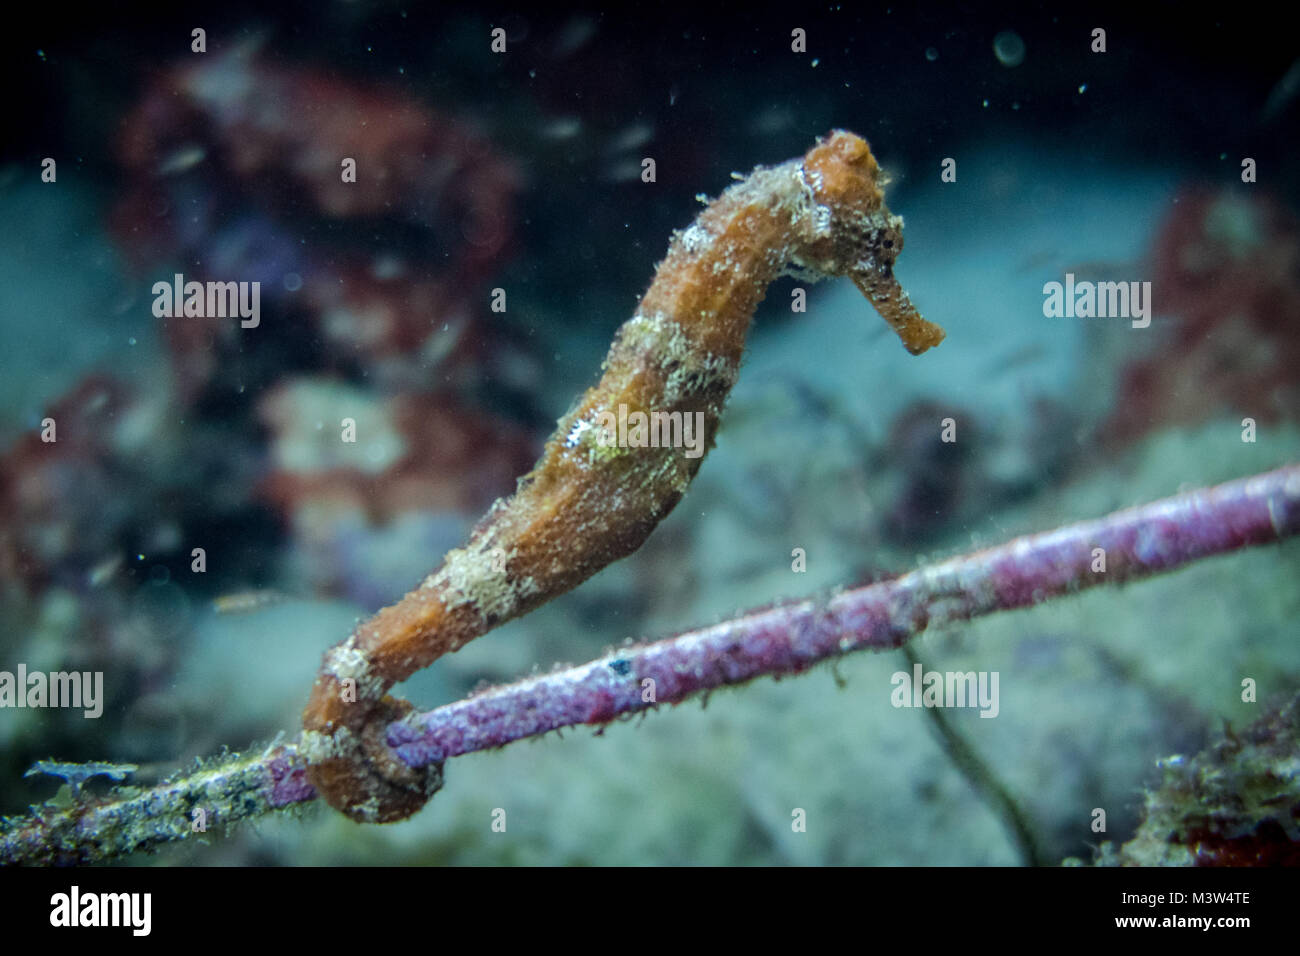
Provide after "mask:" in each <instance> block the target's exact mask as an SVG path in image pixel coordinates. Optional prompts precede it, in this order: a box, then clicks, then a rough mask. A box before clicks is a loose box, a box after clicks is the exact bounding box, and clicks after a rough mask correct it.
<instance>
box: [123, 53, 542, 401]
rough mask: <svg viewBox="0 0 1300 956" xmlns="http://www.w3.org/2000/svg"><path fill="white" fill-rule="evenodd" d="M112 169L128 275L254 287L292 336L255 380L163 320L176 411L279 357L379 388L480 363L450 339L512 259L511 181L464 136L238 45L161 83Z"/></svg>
mask: <svg viewBox="0 0 1300 956" xmlns="http://www.w3.org/2000/svg"><path fill="white" fill-rule="evenodd" d="M118 154H119V157H120V160H121V163H122V165H123V167H124V168H125V170H126V189H125V193H124V195H123V196H122V198H121V199H120V200H119V202H118V204H117V206H116V209H115V210H114V213H113V221H114V224H115V225H114V231H115V233H116V234H117V236H118V239H119V242H120V244H121V245H122V247H123V249H124V250H125V251H126V253H127V254H128V258H129V259H130V260H131V261H132V262H134V263H135V265H136V266H137V267H138V268H141V269H150V270H152V269H156V268H157V266H158V265H159V264H165V263H170V262H177V263H183V265H184V270H185V274H186V276H187V278H189V279H197V280H199V281H206V280H208V279H225V278H228V277H229V276H231V275H239V276H240V277H241V278H243V279H247V280H255V281H259V282H261V284H262V289H263V293H264V296H265V297H266V300H269V301H266V302H264V307H265V305H266V304H272V305H274V306H275V308H277V309H278V310H280V311H281V312H282V313H283V316H284V318H285V319H287V320H289V321H287V322H283V323H272V324H271V327H270V328H268V329H266V330H264V334H263V336H262V342H261V348H260V349H259V350H258V354H257V356H256V361H257V362H259V363H261V364H259V365H251V364H249V362H250V361H251V359H249V358H245V357H244V356H243V354H242V350H241V349H240V348H239V347H238V345H239V341H238V339H239V337H238V329H237V328H232V324H231V323H229V322H226V321H221V320H210V319H208V320H205V319H200V318H196V317H192V316H191V317H185V318H181V319H167V320H165V321H164V329H165V332H166V336H167V340H168V342H169V344H170V347H171V351H172V353H173V365H174V370H175V374H176V379H177V384H178V388H179V391H180V393H181V397H182V398H183V399H184V400H186V401H194V400H197V399H198V398H199V397H200V396H202V395H203V394H204V392H205V391H206V390H208V389H211V388H214V387H220V388H225V389H232V388H238V386H239V385H241V384H242V385H245V386H250V385H255V384H260V382H258V381H257V379H258V376H259V375H260V374H263V367H264V366H266V365H267V363H268V355H269V352H270V351H271V350H270V345H271V342H273V341H274V342H275V343H276V346H277V350H278V351H280V352H282V353H283V355H282V356H281V361H280V363H279V365H280V366H283V365H285V364H287V365H289V366H290V367H303V366H304V365H305V366H307V367H312V368H318V367H328V368H342V369H344V370H347V371H350V372H357V373H360V374H364V375H367V376H369V377H370V378H371V379H372V380H373V381H375V382H377V383H380V384H381V385H383V386H384V387H387V388H390V389H398V388H410V387H427V384H428V374H429V368H428V363H430V362H431V361H433V362H437V363H440V364H442V365H443V366H444V367H450V366H452V365H454V364H456V363H457V362H460V363H465V362H471V363H472V362H474V361H475V360H476V358H475V356H473V354H472V351H471V348H472V342H471V339H472V337H471V336H465V335H463V334H462V331H463V329H464V328H465V326H467V325H469V324H471V323H470V320H471V318H472V317H473V315H474V312H475V307H474V306H473V305H472V303H476V302H480V301H482V289H481V288H480V287H481V285H482V283H483V281H484V279H485V278H486V277H487V276H488V275H490V274H491V273H492V272H493V271H494V270H495V269H497V268H498V267H499V266H500V264H501V262H502V260H503V258H504V256H505V254H506V252H507V248H508V244H509V241H510V236H511V233H512V231H513V227H514V211H513V206H514V195H515V192H516V190H517V188H518V183H519V177H518V174H517V173H516V172H515V170H514V168H513V166H512V165H511V164H510V163H509V162H508V161H506V160H505V159H503V158H502V157H500V156H499V155H497V153H496V152H495V151H494V150H493V148H492V147H491V145H490V144H489V142H488V141H487V140H486V139H485V138H484V137H483V136H481V135H480V134H479V133H477V132H476V131H475V130H474V129H473V128H471V127H470V126H468V125H467V124H466V123H464V122H461V121H458V120H455V119H452V118H451V117H448V116H445V115H442V114H440V113H438V112H436V111H434V110H432V109H430V108H429V107H427V106H426V105H424V104H422V103H420V102H419V101H418V100H416V99H413V98H411V97H410V96H409V95H407V94H405V93H403V92H400V91H395V90H391V89H388V88H386V87H383V86H380V85H375V84H365V83H361V82H357V81H349V80H341V79H338V78H336V77H332V76H330V75H328V74H326V73H323V72H320V71H318V70H314V69H312V68H310V67H305V66H297V65H294V66H288V65H278V64H273V63H271V62H268V61H267V60H266V59H264V58H263V57H262V56H261V55H260V54H259V53H258V52H257V51H256V50H255V49H249V48H246V47H241V48H236V49H234V50H231V51H230V52H227V53H224V54H220V55H215V54H214V55H213V56H211V57H204V58H201V62H199V63H198V64H195V65H192V64H190V63H186V64H185V65H180V66H175V67H172V68H170V69H167V70H164V71H162V73H161V74H160V75H159V76H158V77H156V78H155V79H154V80H153V82H152V83H151V84H150V85H149V87H148V88H147V89H146V91H145V94H144V95H143V97H142V98H141V101H140V102H139V103H138V104H137V105H136V107H135V108H134V109H133V110H132V111H131V113H130V114H129V115H128V116H127V117H126V118H125V119H124V120H123V122H122V125H121V129H120V132H119V137H118ZM345 158H346V159H350V160H355V163H356V175H355V181H352V182H345V181H343V176H342V170H341V168H340V162H341V160H343V159H345ZM286 196H292V197H295V201H294V202H292V203H289V202H286V201H285V197H286ZM399 210H400V212H399ZM376 232H383V233H384V234H386V235H397V236H403V237H405V239H406V242H405V243H404V246H405V247H406V248H409V249H412V250H415V256H416V257H418V258H419V259H420V260H422V261H420V262H419V263H418V268H417V267H416V263H413V262H408V260H407V259H406V258H405V257H403V256H401V255H398V254H396V253H392V252H388V251H386V250H384V249H383V248H380V249H378V250H376V249H375V246H374V242H373V235H374V234H375V233H376ZM360 250H365V251H360ZM435 263H436V266H434V265H432V264H435ZM154 278H157V276H154ZM168 278H170V277H168ZM304 324H305V325H307V327H309V328H310V329H311V330H312V332H313V333H314V335H308V334H304V333H303V331H302V326H303V325H304ZM277 327H279V328H280V331H278V332H277ZM444 328H445V331H444ZM289 330H292V331H289ZM277 336H278V338H277ZM311 340H315V343H316V344H314V345H313V346H312V347H311V348H308V349H304V342H306V341H311Z"/></svg>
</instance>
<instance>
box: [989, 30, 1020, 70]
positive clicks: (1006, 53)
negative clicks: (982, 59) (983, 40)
mask: <svg viewBox="0 0 1300 956" xmlns="http://www.w3.org/2000/svg"><path fill="white" fill-rule="evenodd" d="M993 55H994V56H996V57H997V58H998V62H999V63H1001V64H1002V65H1003V66H1019V65H1020V64H1021V63H1024V62H1025V41H1024V40H1022V39H1020V34H1019V33H1017V32H1016V31H1015V30H1003V31H1002V32H1001V33H999V34H998V35H997V36H995V37H994V38H993Z"/></svg>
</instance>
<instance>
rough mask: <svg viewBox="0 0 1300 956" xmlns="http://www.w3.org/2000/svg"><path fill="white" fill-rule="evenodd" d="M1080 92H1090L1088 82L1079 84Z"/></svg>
mask: <svg viewBox="0 0 1300 956" xmlns="http://www.w3.org/2000/svg"><path fill="white" fill-rule="evenodd" d="M1079 92H1080V93H1087V92H1088V84H1087V83H1080V84H1079Z"/></svg>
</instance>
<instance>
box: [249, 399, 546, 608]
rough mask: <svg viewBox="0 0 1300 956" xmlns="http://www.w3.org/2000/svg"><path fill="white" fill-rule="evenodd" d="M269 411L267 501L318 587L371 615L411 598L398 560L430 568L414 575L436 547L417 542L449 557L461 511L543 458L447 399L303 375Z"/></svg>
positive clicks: (496, 423)
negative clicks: (372, 390)
mask: <svg viewBox="0 0 1300 956" xmlns="http://www.w3.org/2000/svg"><path fill="white" fill-rule="evenodd" d="M258 409H259V417H260V418H261V420H262V421H263V422H264V423H265V424H266V425H267V426H268V427H269V428H270V430H271V442H270V457H271V463H272V464H271V468H270V469H269V470H268V472H267V473H266V474H265V475H264V476H263V477H262V479H261V480H260V481H259V483H258V487H257V488H256V490H255V494H256V496H257V498H258V499H259V500H262V501H265V502H267V503H268V504H270V505H271V506H272V507H273V508H274V509H275V510H276V512H277V513H279V514H281V515H283V516H284V517H285V519H286V521H287V523H288V524H289V525H290V527H291V529H292V533H293V537H294V541H295V545H296V551H295V556H296V558H297V560H298V562H299V563H300V564H301V565H302V566H303V572H304V576H305V577H306V578H307V582H306V584H307V585H308V587H309V588H310V590H312V591H315V592H316V593H342V594H346V595H348V596H349V597H351V598H353V599H355V600H358V601H360V602H361V603H363V604H364V605H366V606H367V607H370V608H376V607H380V606H382V605H384V604H386V603H389V602H391V601H392V600H394V599H396V598H398V597H400V596H401V591H400V590H398V591H396V592H394V584H393V582H392V579H391V575H392V574H393V573H397V572H398V571H399V569H400V567H401V565H398V566H397V567H394V565H395V564H397V562H405V561H409V560H412V559H415V560H419V561H420V562H422V564H421V565H420V566H417V567H413V568H407V569H406V570H407V575H408V577H414V576H416V575H418V574H419V573H420V572H421V571H423V570H424V569H425V567H426V566H427V557H425V555H427V553H428V550H429V548H428V547H424V548H419V547H417V546H416V543H417V542H424V543H427V545H431V546H436V545H437V544H438V543H439V542H441V543H442V547H441V548H440V549H439V550H441V551H446V550H447V549H448V548H450V547H451V546H452V545H453V544H455V543H456V541H458V540H460V539H461V538H462V537H463V535H464V531H465V529H466V528H467V527H468V521H462V520H459V519H458V517H457V516H459V515H462V514H465V515H468V514H475V513H478V512H480V511H482V509H483V508H484V507H486V506H487V505H488V504H490V503H491V501H492V498H493V497H494V495H495V494H496V493H497V492H499V491H500V490H503V489H505V488H508V487H510V484H511V481H512V479H513V478H514V477H515V476H516V475H518V474H519V473H520V472H521V471H523V470H525V469H526V468H527V467H528V465H529V464H530V463H531V462H532V461H533V458H534V456H535V455H536V444H535V442H534V441H533V440H532V438H531V437H529V436H528V435H527V434H526V433H524V432H523V430H522V429H520V428H517V427H515V426H511V425H508V424H506V423H504V422H501V421H500V420H499V419H498V418H496V417H495V416H492V415H489V414H486V413H482V412H475V411H473V410H471V409H467V408H464V407H462V406H461V405H460V404H459V403H458V402H456V401H454V400H451V399H450V398H449V396H447V395H446V394H435V393H427V392H420V393H407V394H402V395H398V396H394V397H392V398H381V397H378V396H373V395H370V394H368V393H366V392H363V391H361V390H360V389H356V388H351V387H348V386H346V385H344V384H343V383H341V382H338V381H334V380H329V379H323V378H316V377H313V378H296V379H288V380H285V381H283V382H281V383H280V384H279V385H277V386H276V387H275V388H274V389H272V390H271V391H270V392H269V393H268V394H267V395H266V396H265V397H264V398H263V399H262V400H261V401H260V402H259V403H258ZM345 418H350V419H352V420H353V421H354V422H355V423H356V429H357V431H358V434H359V435H361V436H362V437H361V438H360V439H359V440H358V441H357V442H351V443H349V442H340V441H339V423H340V422H341V421H342V420H343V419H345ZM453 528H454V529H455V534H454V536H452V535H450V534H449V531H450V529H453ZM444 529H446V530H444ZM449 538H451V540H448V539H449ZM412 539H414V540H413V542H412V543H411V544H410V545H408V546H402V544H401V543H402V542H406V541H411V540H412ZM385 546H387V547H385ZM384 550H387V551H388V552H390V556H389V560H388V562H386V564H385V566H384V567H380V568H372V567H370V564H371V562H372V560H373V559H370V558H367V555H369V554H371V553H372V552H376V551H384ZM392 552H396V553H395V554H393V553H392ZM408 555H413V558H412V557H407V556H408ZM386 575H387V576H386Z"/></svg>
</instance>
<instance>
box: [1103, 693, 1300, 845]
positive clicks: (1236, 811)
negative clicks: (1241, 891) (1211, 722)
mask: <svg viewBox="0 0 1300 956" xmlns="http://www.w3.org/2000/svg"><path fill="white" fill-rule="evenodd" d="M1161 767H1162V768H1163V769H1164V782H1163V783H1162V784H1161V785H1160V786H1159V787H1158V788H1156V789H1155V790H1153V791H1150V792H1148V793H1147V796H1146V819H1145V820H1143V822H1142V826H1141V827H1140V828H1139V829H1138V832H1137V835H1136V836H1134V837H1133V839H1132V840H1129V841H1128V842H1127V843H1125V844H1124V846H1123V847H1122V848H1121V849H1120V850H1119V851H1118V852H1116V851H1115V850H1114V848H1113V847H1112V846H1111V845H1109V844H1108V845H1106V846H1105V847H1104V848H1103V852H1102V855H1101V862H1103V863H1111V864H1120V865H1126V866H1300V696H1296V697H1293V698H1292V699H1291V700H1290V701H1289V702H1288V703H1286V704H1285V705H1284V706H1280V707H1275V708H1272V709H1270V710H1269V711H1268V712H1267V713H1265V714H1264V716H1262V717H1260V718H1259V719H1258V720H1257V721H1255V722H1254V723H1253V724H1251V725H1250V726H1249V727H1247V728H1246V729H1245V730H1243V731H1241V732H1236V733H1234V732H1233V731H1232V730H1231V728H1228V729H1226V731H1225V733H1224V735H1223V737H1222V738H1221V739H1220V740H1219V741H1218V742H1217V743H1215V744H1214V745H1213V746H1211V747H1209V748H1208V749H1206V750H1205V751H1203V752H1201V753H1199V754H1197V755H1196V756H1194V757H1192V758H1190V759H1189V758H1186V757H1183V756H1176V757H1171V758H1168V759H1166V760H1163V761H1161Z"/></svg>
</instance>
